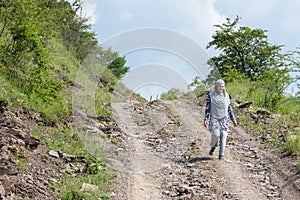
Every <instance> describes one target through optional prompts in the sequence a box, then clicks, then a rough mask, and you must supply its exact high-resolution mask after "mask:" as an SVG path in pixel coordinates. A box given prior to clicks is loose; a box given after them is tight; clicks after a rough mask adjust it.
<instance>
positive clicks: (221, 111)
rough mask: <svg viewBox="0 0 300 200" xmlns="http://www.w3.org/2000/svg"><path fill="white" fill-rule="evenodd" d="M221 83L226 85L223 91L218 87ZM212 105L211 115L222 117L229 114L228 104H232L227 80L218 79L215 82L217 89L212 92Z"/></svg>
mask: <svg viewBox="0 0 300 200" xmlns="http://www.w3.org/2000/svg"><path fill="white" fill-rule="evenodd" d="M220 85H224V90H223V92H219V90H218V88H219V86H220ZM210 98H211V105H210V115H211V117H212V118H215V119H222V118H224V117H226V116H227V115H228V106H229V104H230V99H229V95H228V94H227V92H226V90H225V82H224V81H223V80H218V81H216V83H215V90H214V91H213V92H210Z"/></svg>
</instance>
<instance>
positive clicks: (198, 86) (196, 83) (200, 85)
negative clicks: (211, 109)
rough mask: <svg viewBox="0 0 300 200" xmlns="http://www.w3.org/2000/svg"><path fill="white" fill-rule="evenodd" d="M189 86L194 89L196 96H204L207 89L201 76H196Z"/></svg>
mask: <svg viewBox="0 0 300 200" xmlns="http://www.w3.org/2000/svg"><path fill="white" fill-rule="evenodd" d="M188 88H189V89H190V90H192V91H193V95H195V96H196V97H200V96H202V95H203V94H204V93H205V91H206V90H207V87H206V85H205V83H204V81H201V79H200V77H196V78H194V80H193V82H192V83H190V84H189V86H188Z"/></svg>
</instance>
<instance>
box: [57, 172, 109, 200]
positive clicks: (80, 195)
mask: <svg viewBox="0 0 300 200" xmlns="http://www.w3.org/2000/svg"><path fill="white" fill-rule="evenodd" d="M113 178H114V175H113V173H111V172H107V171H104V172H102V173H98V174H96V175H94V174H85V175H82V174H79V175H77V176H68V177H63V178H61V180H60V182H59V183H58V184H57V185H55V186H54V191H55V193H56V194H57V195H58V196H60V198H61V199H63V200H74V199H78V200H79V199H89V200H98V199H103V200H105V199H107V200H108V199H110V193H111V191H112V189H113V185H114V183H113V181H112V179H113ZM83 183H88V184H92V185H95V186H97V187H98V189H97V190H95V191H80V189H81V187H82V184H83Z"/></svg>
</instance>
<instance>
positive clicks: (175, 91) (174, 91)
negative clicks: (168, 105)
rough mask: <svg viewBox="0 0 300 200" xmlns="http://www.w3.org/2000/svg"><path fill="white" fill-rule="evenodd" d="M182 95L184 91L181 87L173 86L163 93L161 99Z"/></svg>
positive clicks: (176, 97)
mask: <svg viewBox="0 0 300 200" xmlns="http://www.w3.org/2000/svg"><path fill="white" fill-rule="evenodd" d="M182 96H183V93H182V92H181V91H180V90H179V89H177V88H172V89H171V90H169V91H168V92H166V93H163V94H162V95H161V99H163V100H174V99H178V98H179V97H182Z"/></svg>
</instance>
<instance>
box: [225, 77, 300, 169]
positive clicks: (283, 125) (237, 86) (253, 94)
mask: <svg viewBox="0 0 300 200" xmlns="http://www.w3.org/2000/svg"><path fill="white" fill-rule="evenodd" d="M251 84H252V83H251V82H249V81H248V80H240V81H235V82H233V83H230V84H227V91H228V93H230V94H231V95H232V96H233V101H236V100H239V101H241V102H242V103H246V102H250V101H252V102H253V107H252V108H251V109H250V111H252V112H253V113H255V111H256V110H258V109H264V107H263V106H262V105H263V99H264V97H265V94H264V93H263V91H262V90H261V89H260V88H257V89H255V90H254V89H253V87H252V85H251ZM235 111H236V113H237V118H238V120H239V123H240V124H241V125H242V126H243V127H245V128H246V129H248V130H250V132H252V133H254V134H255V135H262V134H267V135H269V140H268V141H267V142H268V143H269V144H270V145H272V146H273V147H275V148H276V149H278V150H279V151H288V152H291V154H292V155H295V158H296V159H298V157H300V128H299V127H300V124H299V121H300V115H299V113H300V98H299V97H293V96H285V97H284V98H283V99H282V100H281V101H280V102H279V104H278V106H277V107H276V108H275V109H274V110H273V112H272V117H275V118H276V119H277V120H278V122H276V123H273V124H264V123H262V122H258V123H255V121H254V120H253V119H251V117H250V115H249V114H248V113H245V112H243V111H239V109H236V110H235ZM298 163H299V164H300V161H299V162H298ZM299 169H300V165H299Z"/></svg>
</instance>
